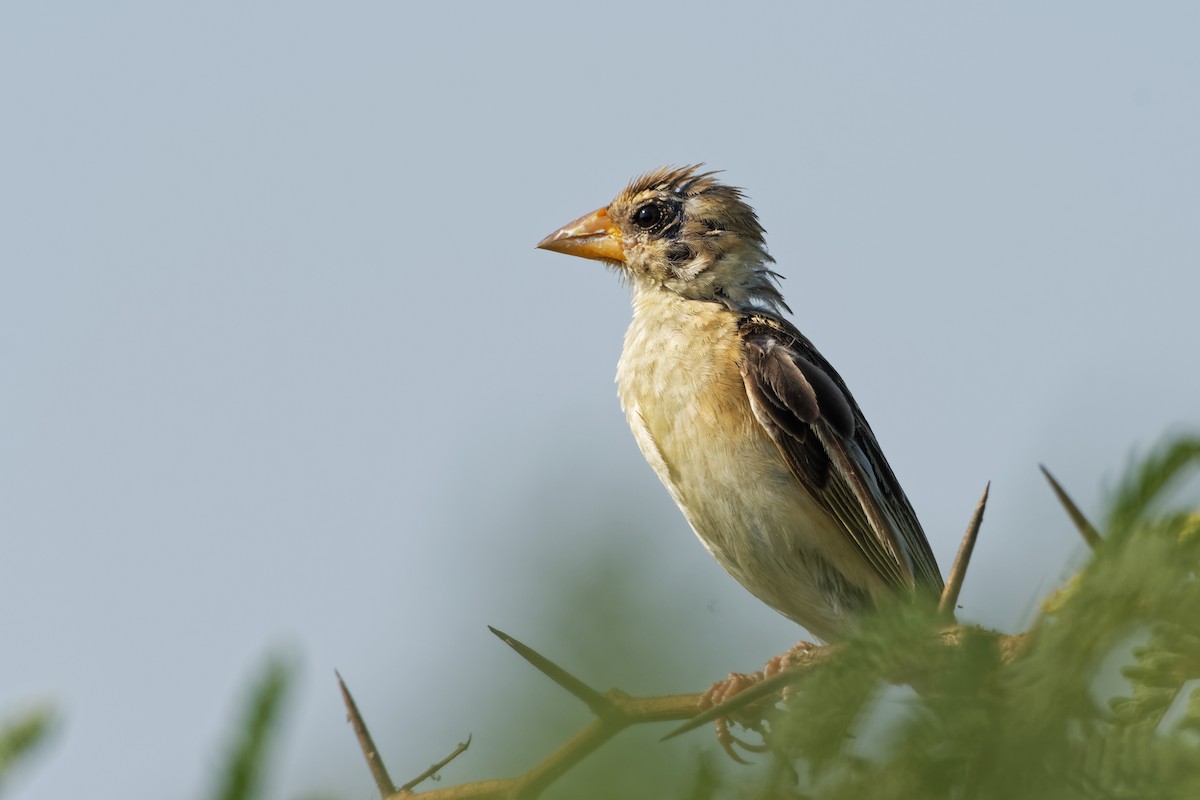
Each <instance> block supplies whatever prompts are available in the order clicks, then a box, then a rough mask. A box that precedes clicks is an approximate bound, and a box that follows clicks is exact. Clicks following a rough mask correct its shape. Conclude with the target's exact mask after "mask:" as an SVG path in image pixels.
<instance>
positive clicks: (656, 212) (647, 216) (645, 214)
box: [633, 203, 663, 230]
mask: <svg viewBox="0 0 1200 800" xmlns="http://www.w3.org/2000/svg"><path fill="white" fill-rule="evenodd" d="M662 221H663V207H662V206H661V205H660V204H659V203H647V204H646V205H644V206H642V207H641V208H639V209H638V210H637V211H634V212H633V224H634V225H637V226H638V227H639V228H642V229H644V230H650V229H651V228H655V227H657V226H658V225H659V224H661V223H662Z"/></svg>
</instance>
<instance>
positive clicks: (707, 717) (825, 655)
mask: <svg viewBox="0 0 1200 800" xmlns="http://www.w3.org/2000/svg"><path fill="white" fill-rule="evenodd" d="M1042 471H1043V472H1044V473H1045V475H1046V477H1047V479H1048V480H1049V481H1050V484H1051V486H1052V488H1053V489H1054V492H1055V495H1056V496H1057V497H1058V499H1059V501H1060V502H1061V503H1062V504H1063V507H1064V508H1065V509H1066V511H1067V514H1068V515H1069V516H1070V517H1071V520H1072V522H1074V523H1075V526H1076V528H1077V529H1078V530H1079V531H1080V533H1081V534H1083V536H1084V538H1085V540H1087V542H1088V544H1089V545H1092V546H1095V545H1096V543H1098V542H1099V541H1100V536H1099V534H1098V533H1097V532H1096V530H1095V528H1093V527H1092V526H1091V524H1090V523H1089V522H1088V521H1087V519H1086V518H1085V517H1084V516H1083V514H1082V513H1081V512H1080V511H1079V509H1078V507H1077V506H1076V505H1075V504H1074V502H1072V500H1071V498H1070V497H1069V496H1068V495H1067V493H1066V492H1065V491H1064V490H1063V489H1062V487H1061V486H1059V485H1058V483H1057V481H1055V480H1054V478H1053V477H1052V476H1051V475H1050V473H1049V472H1048V471H1046V469H1045V468H1044V467H1043V468H1042ZM988 488H990V484H989V487H988ZM987 498H988V489H984V492H983V496H982V497H981V498H980V500H979V503H978V505H977V506H976V508H975V512H974V514H973V515H972V517H971V521H970V523H969V524H968V526H967V531H966V533H965V534H964V536H963V541H962V544H961V545H960V547H959V550H958V554H957V555H956V557H955V561H954V565H953V566H952V568H951V570H950V576H949V578H948V579H947V582H946V589H945V591H944V592H943V593H942V597H941V600H940V602H939V604H938V608H939V611H940V612H941V613H942V614H943V615H946V614H949V613H952V612H953V609H954V606H955V604H956V602H957V599H958V593H959V591H960V589H961V588H962V583H963V580H964V578H965V576H966V571H967V564H968V562H969V561H970V559H971V553H972V551H973V548H974V544H975V540H976V537H977V536H978V534H979V528H980V525H981V524H982V522H983V512H984V507H985V506H986V504H987ZM489 629H490V630H491V631H492V633H494V634H495V635H496V636H497V637H499V638H500V640H501V641H503V642H504V643H505V644H507V645H508V646H509V647H511V648H512V649H513V650H515V651H516V652H517V653H518V654H519V655H520V656H521V657H522V658H524V659H525V660H526V661H528V662H529V663H530V664H532V665H533V666H534V667H535V668H536V669H537V670H538V671H540V672H541V673H542V674H544V675H546V676H547V677H548V678H550V679H551V680H553V681H554V682H555V683H557V684H558V685H559V686H561V687H562V688H564V689H566V690H567V691H568V692H570V693H571V694H572V695H573V696H574V697H576V698H577V699H578V700H580V701H581V702H583V703H584V704H585V705H587V706H588V708H589V709H591V711H592V713H593V714H595V715H596V719H594V720H592V722H590V723H589V724H587V725H586V726H584V727H583V728H582V729H581V730H580V731H579V732H578V733H576V734H575V735H574V736H573V737H571V738H570V739H569V740H568V741H566V742H565V743H564V744H562V745H561V746H559V747H558V748H557V749H556V750H554V751H553V752H552V753H550V754H549V755H548V756H546V757H545V758H544V759H543V760H542V761H541V762H539V763H538V764H536V765H535V766H534V767H533V768H531V769H530V770H528V771H527V772H525V773H524V774H522V775H518V776H516V777H512V778H496V779H491V780H484V781H476V782H473V783H464V784H460V785H458V786H447V787H443V788H438V789H432V790H429V791H425V792H417V791H414V789H415V787H416V786H418V785H419V784H420V783H422V782H423V781H425V780H426V779H428V778H430V777H432V776H433V775H435V774H436V773H437V772H438V771H439V770H441V769H442V768H443V767H445V766H446V765H447V764H448V763H450V762H451V761H452V760H453V759H454V758H456V757H457V756H459V755H460V754H462V753H463V752H464V751H465V750H466V749H467V747H468V746H469V745H470V737H468V738H467V741H466V742H463V743H461V744H459V745H458V747H457V748H455V750H454V751H453V752H452V753H451V754H450V755H449V756H447V757H446V758H444V759H442V760H441V761H439V762H437V763H436V764H434V765H433V766H431V767H429V768H428V769H426V770H425V771H424V772H422V773H421V774H420V775H418V776H417V777H416V778H414V779H413V780H411V781H409V782H408V783H406V784H404V785H403V786H401V787H400V788H399V789H397V788H396V786H395V784H394V783H392V781H391V778H390V777H389V776H388V772H387V769H386V767H385V766H384V764H383V760H382V758H381V757H380V756H379V753H378V751H377V749H376V747H375V743H374V742H373V741H372V739H371V735H370V733H369V732H368V731H367V726H366V723H365V722H364V721H363V718H362V715H361V714H360V713H359V710H358V707H357V705H356V704H355V702H354V699H353V697H352V696H351V695H350V692H349V690H348V689H347V688H346V685H345V683H343V682H342V679H341V676H340V675H339V676H338V683H339V685H340V687H341V691H342V697H343V700H344V702H345V705H346V712H347V714H348V716H349V720H350V723H351V725H352V726H353V728H354V731H355V735H356V737H357V738H358V742H359V746H360V747H361V749H362V751H363V756H364V757H365V758H366V760H367V766H368V767H369V768H370V770H371V774H372V776H373V777H374V779H375V783H376V785H377V786H378V788H379V792H380V796H381V797H382V798H383V800H408V799H409V798H416V797H420V798H424V799H425V800H532V798H536V797H538V796H539V795H541V793H542V792H543V791H545V790H546V788H547V787H549V786H550V784H551V783H553V782H554V781H555V780H556V779H558V778H559V777H561V776H562V775H564V774H565V773H566V772H568V771H569V770H570V769H571V768H572V767H574V766H575V765H576V764H578V763H579V762H580V761H582V760H583V759H584V758H586V757H587V756H589V755H590V754H591V753H593V752H594V751H595V750H597V749H598V748H599V747H600V746H601V745H603V744H604V743H605V742H607V741H608V740H609V739H611V738H613V737H614V736H616V735H617V734H618V733H620V732H621V731H623V730H624V729H625V728H628V727H630V726H632V725H642V724H645V723H650V722H671V721H680V720H686V722H685V723H684V724H683V725H681V726H679V727H677V728H676V729H674V730H672V731H671V732H670V733H668V734H667V735H666V736H664V737H663V739H664V740H665V739H670V738H673V737H675V736H679V735H681V734H683V733H686V732H688V731H691V730H695V729H696V728H698V727H700V726H702V725H705V724H707V723H709V722H712V721H713V720H716V719H719V718H722V717H731V716H732V715H733V714H735V713H737V712H743V713H744V712H745V711H746V709H747V708H749V707H751V706H754V705H755V704H756V703H759V704H762V705H763V706H764V707H767V708H769V707H770V706H771V705H773V704H771V703H767V700H768V699H769V698H771V697H772V696H778V695H779V693H780V692H782V691H783V690H784V689H785V688H786V687H788V686H790V685H792V684H794V683H797V682H798V681H800V680H801V679H802V678H803V676H804V675H805V673H807V672H808V671H809V670H811V669H813V668H814V667H816V666H818V665H820V664H823V663H826V662H828V661H830V660H832V659H836V658H837V657H838V655H839V653H840V652H841V650H842V648H841V647H840V646H839V645H836V644H835V645H829V646H825V647H812V648H808V649H807V650H805V651H804V652H802V653H799V654H797V655H796V656H794V657H793V658H792V660H791V662H790V664H789V666H788V667H787V669H785V670H783V671H782V672H779V673H777V674H775V675H772V676H771V677H769V678H766V679H765V680H762V681H760V682H758V683H756V684H754V685H752V686H750V687H748V688H747V689H745V690H743V691H741V692H739V693H738V694H736V695H734V696H733V697H731V698H729V699H728V700H726V701H725V702H723V703H720V704H718V705H716V706H713V707H711V708H708V709H706V710H704V711H703V712H701V713H697V708H698V705H699V703H700V699H701V697H702V696H703V694H704V693H703V692H693V693H690V694H675V695H661V696H654V697H635V696H633V695H629V694H626V693H625V692H622V691H620V690H619V689H611V690H609V691H608V692H600V691H597V690H596V689H593V688H592V687H590V686H588V685H587V684H586V683H584V682H583V681H582V680H580V679H579V678H577V677H576V676H574V675H572V674H571V673H569V672H568V671H567V670H565V669H563V668H562V667H560V666H559V665H558V664H555V663H554V662H553V661H551V660H550V659H548V658H546V657H545V656H543V655H542V654H540V653H538V652H537V651H536V650H534V649H533V648H531V647H529V646H528V645H526V644H524V643H522V642H520V641H518V640H517V639H514V638H513V637H512V636H509V635H508V634H506V633H504V632H503V631H500V630H497V629H496V628H492V627H491V626H489ZM966 630H968V628H966V627H963V626H957V625H952V626H949V627H947V628H944V629H942V630H941V631H939V633H938V636H939V638H940V643H941V644H943V645H944V646H946V647H957V646H958V645H959V644H960V642H961V640H962V636H963V633H964V631H966ZM997 644H998V646H999V650H1000V656H1001V659H1002V660H1003V661H1005V662H1009V661H1013V660H1015V659H1016V658H1018V657H1019V656H1020V654H1021V652H1022V651H1023V649H1024V646H1025V645H1026V644H1027V639H1026V635H1025V634H1023V633H1018V634H1012V635H1001V634H997Z"/></svg>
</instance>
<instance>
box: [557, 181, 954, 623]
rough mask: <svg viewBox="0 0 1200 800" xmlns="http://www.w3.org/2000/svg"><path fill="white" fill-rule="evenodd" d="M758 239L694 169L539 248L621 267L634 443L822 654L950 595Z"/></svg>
mask: <svg viewBox="0 0 1200 800" xmlns="http://www.w3.org/2000/svg"><path fill="white" fill-rule="evenodd" d="M763 233H764V231H763V229H762V226H761V225H760V224H759V223H758V219H757V217H756V216H755V214H754V211H753V210H752V209H751V208H750V206H749V205H747V204H746V203H745V201H744V200H743V197H742V193H741V191H740V190H738V189H736V188H734V187H731V186H727V185H724V184H722V183H720V182H718V181H717V180H716V179H715V178H714V177H713V173H701V172H699V171H698V170H697V169H696V168H694V167H684V168H679V169H661V170H658V171H656V172H652V173H649V174H647V175H644V176H642V177H640V178H638V179H636V180H634V181H633V182H632V183H631V184H630V185H629V186H628V187H627V188H626V189H625V190H624V191H623V192H621V193H620V194H619V195H618V196H617V197H616V199H614V200H613V201H612V203H610V204H609V205H608V206H607V207H606V208H604V209H600V210H599V211H596V212H593V213H592V214H590V215H585V216H584V217H581V218H580V219H578V220H576V221H575V222H573V223H571V224H569V225H567V226H566V227H564V228H562V229H561V230H559V231H557V232H556V233H554V234H551V235H550V236H548V237H546V239H544V240H543V241H542V242H541V243H540V244H539V247H543V248H546V249H550V250H557V251H560V252H566V253H570V254H573V255H580V256H584V257H587V258H598V259H600V260H603V261H606V262H608V263H610V264H613V265H615V266H617V267H618V268H619V269H620V270H621V272H622V273H623V274H624V275H625V276H626V277H627V278H628V279H629V282H630V283H631V285H632V287H633V309H634V316H633V322H632V323H631V324H630V327H629V330H628V332H627V333H626V336H625V346H624V350H623V352H622V354H621V360H620V363H619V365H618V368H617V384H618V393H619V395H620V398H621V404H622V406H623V408H624V410H625V414H626V416H627V418H628V420H629V424H630V427H631V429H632V430H633V434H634V438H635V439H636V440H637V443H638V446H639V447H640V448H641V450H642V453H643V455H644V456H645V457H646V460H647V461H648V462H649V463H650V466H651V467H653V469H654V471H655V472H656V473H657V474H658V476H659V478H660V479H661V480H662V482H663V484H664V485H665V486H666V487H667V490H668V491H669V492H670V493H671V495H672V497H673V498H674V499H675V502H676V503H677V504H678V505H679V507H680V509H681V510H682V511H683V513H684V515H685V516H686V517H687V519H688V522H689V523H691V526H692V528H693V530H695V532H696V534H697V535H698V536H699V538H700V540H701V541H702V542H703V543H704V545H705V546H706V547H707V548H708V549H709V551H710V552H711V553H712V554H713V555H714V556H715V557H716V559H717V560H718V561H719V562H720V563H721V564H722V566H724V567H725V568H726V569H727V570H728V571H729V572H730V573H731V574H732V575H733V576H734V577H735V578H737V580H738V581H740V582H741V583H742V585H744V586H745V587H746V588H747V589H749V590H750V591H751V592H753V593H754V594H755V595H756V596H757V597H759V598H760V599H762V600H763V601H764V602H766V603H767V604H768V605H770V606H772V607H773V608H775V609H776V610H778V611H779V612H781V613H782V614H784V615H786V616H787V617H789V618H791V619H793V620H795V621H796V622H798V623H800V624H801V625H803V626H804V627H805V628H807V629H808V630H809V631H810V632H811V633H813V634H815V635H816V636H819V637H821V638H822V639H825V640H826V641H830V640H834V639H837V638H838V637H839V636H840V635H841V634H842V633H843V632H844V631H845V629H846V628H847V626H848V625H849V624H851V623H852V622H853V621H854V619H855V618H856V617H857V616H858V614H859V613H861V612H863V611H865V610H867V609H868V608H870V607H871V606H872V605H874V604H875V603H876V602H877V601H879V600H880V599H883V598H885V597H887V596H890V595H893V594H896V593H900V592H904V591H908V590H916V591H918V592H926V593H929V594H930V595H932V596H934V597H936V593H937V592H938V591H940V589H941V585H942V580H941V576H940V573H939V571H938V568H937V563H936V561H935V560H934V557H933V554H932V552H931V551H930V548H929V544H928V542H927V541H926V539H925V535H924V533H923V532H922V530H921V525H920V523H919V522H918V521H917V517H916V514H915V513H914V512H913V509H912V507H911V505H910V504H909V502H908V499H907V498H906V497H905V496H904V492H903V490H902V489H901V488H900V485H899V483H898V482H897V481H896V478H895V476H894V475H893V474H892V471H891V468H890V467H889V466H888V464H887V461H886V460H885V459H884V457H883V453H882V452H881V451H880V449H879V445H878V443H877V442H876V440H875V436H874V434H873V433H872V432H871V428H870V426H869V425H867V422H866V420H865V419H864V418H863V415H862V412H861V411H860V410H859V408H858V406H857V404H856V403H855V402H854V399H853V397H851V395H850V392H849V391H848V390H847V389H846V386H845V384H844V383H843V381H842V379H841V377H840V376H839V375H838V374H837V372H836V371H834V369H833V368H832V367H831V366H830V365H829V363H828V362H827V361H826V360H825V359H824V358H822V357H821V355H820V353H818V352H817V350H816V348H814V347H813V345H812V343H811V342H809V341H808V340H807V339H805V338H804V337H803V336H802V335H801V334H800V333H799V331H797V330H796V329H795V328H794V327H793V326H792V325H791V324H790V323H788V322H787V321H786V320H785V319H784V318H783V317H782V315H781V314H782V311H783V310H786V309H787V306H786V304H785V303H784V302H783V297H782V295H781V294H780V292H779V289H778V286H777V283H776V278H777V276H776V274H775V273H774V272H773V271H772V270H771V269H770V266H769V265H770V264H771V263H773V260H772V259H771V257H770V255H769V254H768V253H767V250H766V245H765V242H764V239H763Z"/></svg>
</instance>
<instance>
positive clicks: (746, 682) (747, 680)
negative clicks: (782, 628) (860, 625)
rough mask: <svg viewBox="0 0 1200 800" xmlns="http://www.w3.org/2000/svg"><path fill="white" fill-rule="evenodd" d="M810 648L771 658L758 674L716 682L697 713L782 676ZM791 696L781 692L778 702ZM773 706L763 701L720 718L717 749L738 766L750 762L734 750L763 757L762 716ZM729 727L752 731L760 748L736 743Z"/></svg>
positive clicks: (702, 698) (735, 675)
mask: <svg viewBox="0 0 1200 800" xmlns="http://www.w3.org/2000/svg"><path fill="white" fill-rule="evenodd" d="M812 648H813V645H812V644H811V643H810V642H800V643H799V644H797V645H796V646H795V647H792V648H791V649H790V650H788V651H787V652H785V653H781V654H780V655H777V656H775V657H774V658H772V659H770V660H769V661H767V663H766V664H765V665H764V666H763V668H762V669H761V670H759V671H758V672H751V673H745V672H731V673H729V675H727V676H726V677H725V678H723V679H722V680H719V681H717V682H716V683H714V684H713V685H712V686H710V687H708V689H707V690H706V691H705V692H704V694H702V695H700V702H699V707H700V710H701V711H706V710H708V709H710V708H712V707H713V706H717V705H720V704H721V703H723V702H725V701H726V700H728V699H729V698H731V697H733V696H734V695H736V694H739V693H740V692H743V691H745V690H746V689H749V688H750V687H751V686H753V685H754V684H756V683H761V682H762V681H764V680H766V679H767V678H770V677H772V676H774V675H777V674H779V673H780V672H783V671H784V670H786V669H787V668H788V667H790V666H792V664H793V663H795V662H796V660H797V657H798V656H799V655H801V654H805V653H808V652H809V651H810V650H812ZM790 694H791V688H790V687H788V688H786V689H784V691H783V695H782V698H783V699H785V700H786V699H787V697H788V696H789V695H790ZM773 705H774V703H773V702H771V701H769V700H763V701H761V702H756V703H752V704H751V705H749V706H747V707H746V708H743V709H741V710H739V711H738V712H737V714H736V716H733V717H720V718H718V719H717V721H716V729H717V744H719V745H721V749H722V750H724V751H725V753H726V754H727V755H728V756H729V757H730V758H732V759H733V760H734V761H736V762H738V763H739V764H749V763H750V762H749V761H747V760H746V759H744V758H742V756H741V755H740V754H739V753H738V748H740V749H742V750H744V751H746V752H748V753H765V752H766V751H767V750H769V749H770V747H769V746H768V745H767V744H766V738H767V735H768V731H767V728H766V726H765V725H764V724H763V714H765V713H766V712H767V711H768V710H769V709H770V708H771V707H772V706H773ZM730 723H737V724H738V725H741V726H742V727H743V728H745V729H747V730H751V731H754V732H755V733H757V734H758V735H759V736H761V737H762V738H763V743H762V744H754V743H752V742H747V741H745V740H744V739H740V738H738V737H737V736H735V735H734V733H733V731H732V730H731V729H730Z"/></svg>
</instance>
